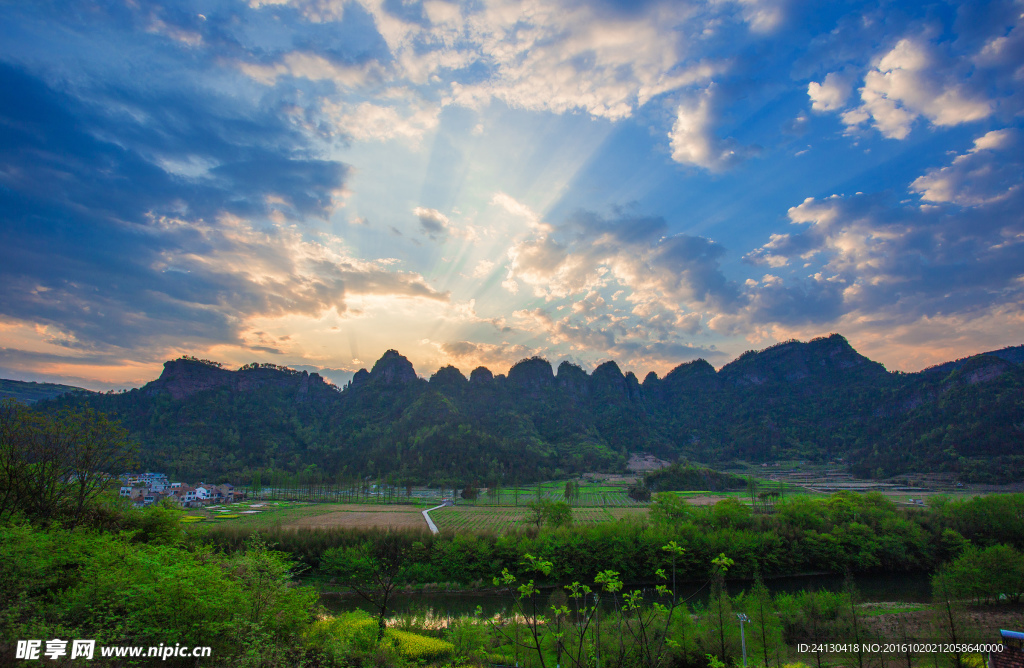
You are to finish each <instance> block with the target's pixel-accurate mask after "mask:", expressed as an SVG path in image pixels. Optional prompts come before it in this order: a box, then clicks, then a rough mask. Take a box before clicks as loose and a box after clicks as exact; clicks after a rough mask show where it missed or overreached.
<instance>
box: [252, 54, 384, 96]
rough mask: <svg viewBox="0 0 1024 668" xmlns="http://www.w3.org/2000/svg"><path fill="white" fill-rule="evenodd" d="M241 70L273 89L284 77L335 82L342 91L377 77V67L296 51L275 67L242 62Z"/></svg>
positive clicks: (283, 58)
mask: <svg viewBox="0 0 1024 668" xmlns="http://www.w3.org/2000/svg"><path fill="white" fill-rule="evenodd" d="M237 67H238V69H239V70H240V71H241V72H242V73H243V74H245V75H246V76H248V77H250V78H252V79H255V80H256V81H258V82H260V83H262V84H264V85H267V86H272V85H273V84H275V83H277V80H278V79H280V78H281V77H284V76H290V77H295V78H301V79H309V80H310V81H331V82H333V83H334V84H335V85H336V86H337V87H338V88H340V89H347V88H356V87H359V86H362V85H364V84H366V83H367V82H368V81H369V79H370V78H371V77H372V76H374V73H375V68H374V67H372V66H370V65H365V64H364V65H351V64H348V63H339V62H334V61H332V60H329V59H328V58H326V57H324V56H322V55H320V54H317V53H306V52H300V51H293V52H291V53H286V54H284V55H283V56H281V57H280V59H279V60H278V61H277V62H275V63H271V64H258V63H250V62H239V63H238V64H237Z"/></svg>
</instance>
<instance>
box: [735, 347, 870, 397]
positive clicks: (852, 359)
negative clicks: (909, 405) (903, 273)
mask: <svg viewBox="0 0 1024 668" xmlns="http://www.w3.org/2000/svg"><path fill="white" fill-rule="evenodd" d="M854 374H856V375H869V376H872V375H876V376H877V375H884V374H886V371H885V367H884V366H882V365H881V364H879V363H878V362H872V361H871V360H869V359H868V358H866V357H864V356H863V355H861V354H860V353H858V352H857V351H856V350H854V349H853V346H851V345H850V344H849V342H848V341H847V340H846V339H845V338H843V337H842V336H840V335H839V334H832V335H830V336H827V337H821V338H818V339H812V340H810V341H808V342H807V343H803V342H801V341H795V340H794V341H784V342H782V343H777V344H775V345H774V346H769V347H768V348H765V349H764V350H760V351H747V352H745V353H743V354H742V355H740V356H739V357H738V358H736V360H734V361H733V362H730V363H729V364H726V365H725V366H724V367H722V369H721V371H719V376H720V377H722V378H723V379H724V380H726V381H727V382H730V383H733V384H735V385H741V386H742V385H763V384H765V383H772V382H775V383H779V382H783V383H787V382H798V381H804V380H805V379H808V380H819V381H824V380H832V381H837V380H838V379H839V377H840V376H842V377H845V378H849V377H850V376H851V375H854Z"/></svg>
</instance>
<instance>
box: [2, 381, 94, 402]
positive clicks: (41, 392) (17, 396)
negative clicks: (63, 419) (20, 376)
mask: <svg viewBox="0 0 1024 668" xmlns="http://www.w3.org/2000/svg"><path fill="white" fill-rule="evenodd" d="M68 392H88V390H83V389H82V388H80V387H74V386H72V385H58V384H56V383H36V382H26V381H23V380H7V379H6V378H0V400H3V399H14V400H15V401H18V402H21V403H23V404H31V403H35V402H37V401H42V400H44V399H52V398H54V397H58V396H60V395H62V394H67V393H68Z"/></svg>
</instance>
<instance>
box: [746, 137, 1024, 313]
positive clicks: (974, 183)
mask: <svg viewBox="0 0 1024 668" xmlns="http://www.w3.org/2000/svg"><path fill="white" fill-rule="evenodd" d="M1004 142H1005V143H1004ZM979 146H993V147H994V146H999V147H1006V148H1007V149H1009V146H1010V144H1009V139H1008V138H1007V136H1006V135H1002V134H1000V135H998V136H996V137H991V136H989V135H985V136H983V137H981V138H980V139H979V140H978V142H977V143H976V146H975V149H973V150H972V151H970V152H968V153H966V154H964V155H963V156H958V157H957V158H955V159H954V161H953V164H952V165H951V166H949V167H944V168H940V169H934V170H930V171H929V172H928V174H926V175H925V176H923V177H921V178H919V179H917V180H915V181H914V184H913V185H912V186H911V189H912V190H914V191H916V192H920V193H921V194H922V199H925V200H926V201H929V200H930V201H941V202H943V203H949V204H960V205H962V206H961V207H943V206H935V205H921V206H914V205H913V204H911V203H903V204H894V203H892V202H890V201H889V199H888V198H887V197H886V196H884V195H855V196H852V197H840V196H832V197H829V198H825V199H815V198H808V199H807V200H805V201H804V202H803V203H802V204H800V205H798V206H795V207H793V208H791V209H790V210H789V218H790V221H791V222H792V223H793V224H795V225H801V226H807V227H806V229H804V230H803V231H801V232H798V233H794V234H786V235H773V236H772V239H771V241H770V242H769V243H768V244H766V245H765V246H763V247H761V248H759V249H756V250H755V251H753V252H752V253H751V254H749V255H748V258H749V259H751V261H753V262H755V263H756V262H764V261H766V260H767V259H768V258H783V259H785V260H788V261H791V260H793V259H795V258H797V257H799V258H802V259H810V258H813V262H815V263H818V264H819V265H820V266H819V267H818V269H817V271H815V272H814V273H813V274H812V275H810V276H808V277H806V278H803V279H800V278H797V277H791V278H787V279H785V280H783V279H781V278H779V279H774V280H769V281H766V282H761V283H757V284H754V285H748V286H747V294H748V296H749V303H748V305H747V306H746V307H745V309H744V310H743V313H744V314H745V315H744V317H745V318H747V319H748V322H750V323H770V322H774V323H782V324H784V325H797V324H801V323H810V322H813V323H827V322H836V321H837V320H838V319H841V318H847V319H850V318H856V317H862V318H870V319H872V320H876V321H877V320H880V319H885V320H886V321H888V322H891V323H909V322H914V321H917V320H919V319H921V318H936V317H940V316H943V317H944V316H949V315H953V314H959V315H960V316H963V317H965V316H966V314H968V313H971V312H980V311H984V310H987V309H991V308H996V307H1000V306H1002V305H1010V304H1015V305H1017V306H1018V307H1019V306H1021V305H1024V280H1022V277H1024V270H1022V269H1021V267H1024V219H1022V217H1021V215H1020V211H1021V207H1022V205H1024V196H1022V192H1021V188H1020V182H1021V180H1022V177H1021V170H1020V168H1019V166H1018V167H1016V168H1015V167H1013V166H1012V163H1011V165H1009V166H1008V167H1007V170H1006V171H1005V172H1003V171H1002V167H1001V160H1003V157H1002V156H1001V155H999V154H996V153H994V152H993V150H992V149H988V148H985V149H981V148H979ZM778 266H781V263H780V264H779V265H778Z"/></svg>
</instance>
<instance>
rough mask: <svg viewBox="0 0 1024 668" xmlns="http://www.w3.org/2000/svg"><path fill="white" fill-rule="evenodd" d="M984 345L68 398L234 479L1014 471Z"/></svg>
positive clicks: (390, 358)
mask: <svg viewBox="0 0 1024 668" xmlns="http://www.w3.org/2000/svg"><path fill="white" fill-rule="evenodd" d="M1006 357H1009V356H1006V355H1003V356H995V355H979V356H976V357H973V358H969V359H966V360H959V361H958V362H957V363H956V364H955V365H953V366H950V367H936V368H935V369H932V370H926V371H924V372H921V373H916V374H905V373H890V372H888V371H886V370H885V368H884V367H883V366H882V365H881V364H878V363H877V362H873V361H871V360H869V359H867V358H866V357H864V356H862V355H860V354H859V353H857V351H856V350H854V349H853V348H852V347H851V346H850V345H849V343H848V342H847V341H846V340H845V339H844V338H843V337H841V336H839V335H832V336H830V337H824V338H821V339H815V340H812V341H809V342H806V343H803V342H799V341H790V342H785V343H782V344H778V345H775V346H772V347H770V348H768V349H765V350H762V351H751V352H748V353H744V354H743V355H741V356H740V357H739V358H737V359H736V360H735V361H733V362H732V363H730V364H727V365H725V366H724V367H723V368H722V369H720V370H718V371H715V369H714V368H713V367H712V366H711V365H710V364H708V363H707V362H704V361H703V360H698V361H695V362H689V363H686V364H683V365H680V366H679V367H677V368H676V369H675V370H673V371H672V372H670V373H668V374H667V375H666V376H665V377H664V378H658V377H657V376H655V375H654V374H649V375H648V376H647V378H645V379H644V381H643V383H640V382H639V381H638V380H637V378H636V377H635V376H634V375H633V374H632V373H626V374H623V373H622V372H621V370H620V369H619V367H618V366H617V365H616V364H615V363H614V362H607V363H605V364H602V365H601V366H599V367H598V368H597V369H595V370H594V371H593V372H592V373H590V374H588V373H586V372H585V371H584V370H583V369H581V368H579V367H578V366H575V365H572V364H570V363H568V362H563V363H562V364H561V365H560V366H559V368H558V370H557V373H556V372H555V370H554V369H552V367H551V365H550V364H549V363H548V362H547V361H546V360H543V359H540V358H531V359H527V360H523V361H521V362H519V363H518V364H516V365H514V366H513V367H512V369H511V370H510V371H509V373H508V375H507V376H505V375H498V376H494V375H493V374H492V373H491V372H490V371H489V370H487V369H484V368H478V369H475V370H473V372H472V373H471V374H470V376H469V377H468V378H467V377H466V375H464V374H463V373H462V372H461V371H460V370H458V369H455V368H454V367H445V368H443V369H440V370H438V371H437V372H436V373H435V374H434V375H433V376H431V377H430V379H429V380H425V379H423V378H420V377H418V376H417V374H416V372H415V370H414V369H413V367H412V364H410V363H409V361H408V360H407V359H406V358H404V357H403V356H402V355H400V354H399V353H398V352H396V351H388V352H387V353H385V354H384V356H383V357H381V359H380V360H378V361H377V363H376V364H375V365H374V367H373V369H371V370H370V371H366V370H361V371H360V372H358V373H357V374H356V375H355V377H354V378H353V380H352V382H351V383H350V384H349V385H348V386H346V387H345V388H342V389H339V388H336V387H334V386H332V385H329V384H328V383H325V382H324V381H323V380H322V379H321V378H320V377H319V376H318V375H317V374H307V373H306V372H301V373H300V372H297V371H294V370H291V369H285V368H282V367H276V366H273V365H258V364H252V365H247V366H245V367H243V368H241V369H239V370H237V371H230V370H227V369H223V368H221V367H220V365H217V364H215V363H211V362H207V361H204V360H197V359H195V358H182V359H179V360H174V361H171V362H167V363H166V364H165V369H164V372H163V374H162V375H161V376H160V378H159V379H157V380H156V381H153V382H152V383H149V384H148V385H146V386H145V387H143V388H140V389H137V390H132V391H130V392H124V393H120V394H106V395H88V396H82V395H65V396H63V397H60V398H57V399H55V400H52V401H50V402H47V403H46V404H45V406H44V407H45V408H47V409H52V408H56V407H59V406H64V405H70V404H80V403H83V402H84V403H88V404H90V405H92V406H94V407H95V408H96V409H98V410H100V411H103V412H107V413H109V414H112V415H113V416H116V417H117V418H118V419H120V420H122V421H123V423H124V424H125V426H126V427H128V429H129V430H130V431H131V433H132V434H133V436H134V437H135V438H137V439H138V440H139V442H140V443H142V445H143V448H142V459H143V462H142V463H143V465H144V466H146V467H151V468H159V469H161V470H167V471H169V472H173V473H176V474H178V475H182V476H205V477H211V476H215V475H224V476H231V477H234V478H241V479H246V478H248V477H250V476H252V475H253V474H255V473H256V472H258V471H270V470H284V471H291V472H306V473H308V474H309V475H314V476H319V477H320V478H323V479H329V480H333V481H340V480H355V479H364V478H365V477H367V476H373V477H391V478H392V479H394V480H396V481H408V482H430V483H437V484H460V483H465V482H472V481H478V482H480V483H481V484H486V483H490V482H496V481H497V482H502V483H503V484H509V483H511V482H515V481H519V482H527V481H532V480H539V479H550V478H555V477H558V476H561V475H566V474H570V473H576V472H582V471H621V470H623V469H624V466H625V462H626V459H627V458H628V456H629V453H631V452H638V451H644V452H650V453H655V454H657V455H658V456H660V457H662V458H665V459H669V460H676V459H678V458H682V457H685V458H687V459H689V460H693V461H701V462H705V463H710V464H714V463H715V462H727V461H731V460H734V459H743V460H747V461H754V462H760V461H778V460H787V459H806V460H810V461H826V460H831V459H837V458H843V459H844V460H845V461H846V462H848V464H849V467H850V468H851V470H852V471H853V472H854V473H857V474H858V475H861V476H867V477H889V476H893V475H897V474H900V473H907V472H914V471H918V472H948V473H951V474H954V475H956V476H959V477H960V479H962V480H964V481H975V482H979V481H981V482H1009V481H1019V480H1022V479H1024V438H1022V436H1024V367H1022V365H1021V364H1019V363H1016V362H1014V361H1013V359H1012V358H1010V359H1006Z"/></svg>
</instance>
